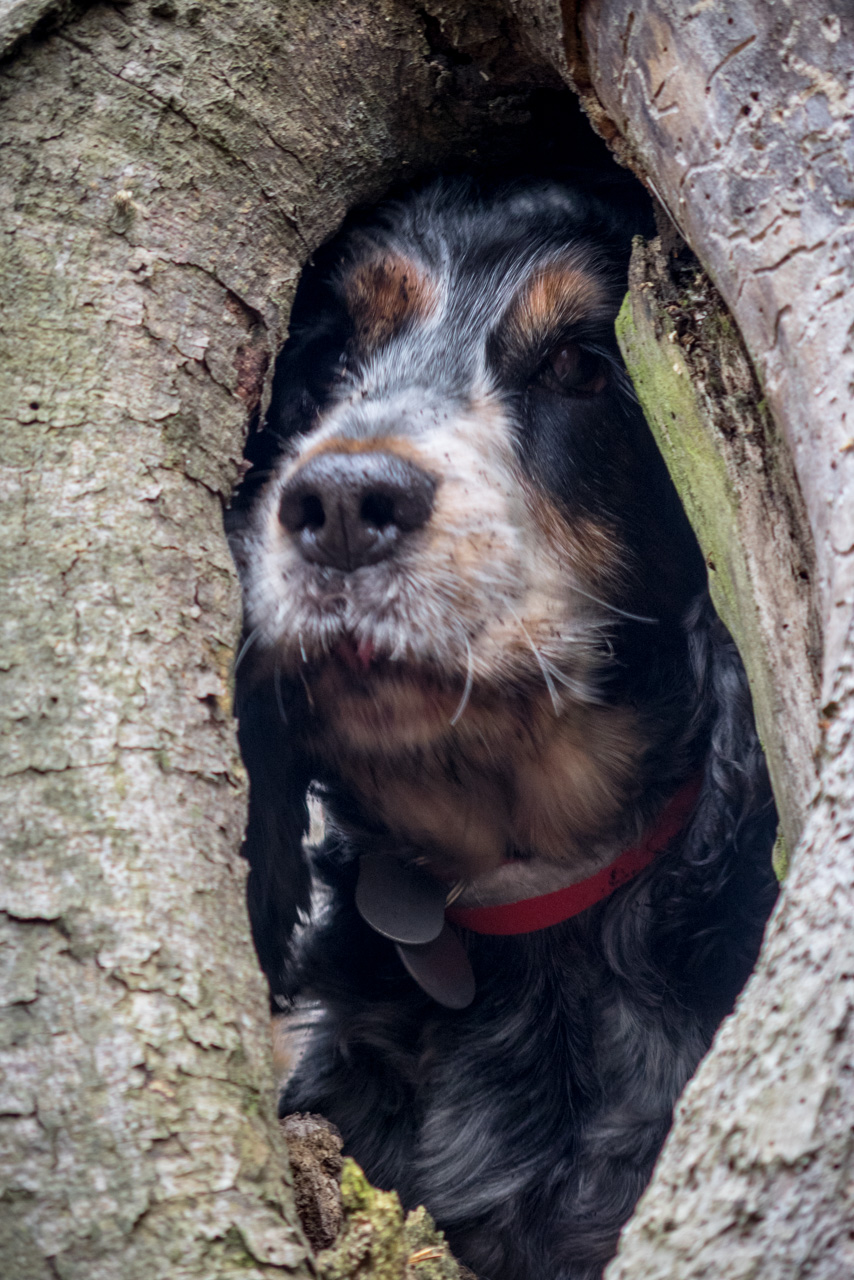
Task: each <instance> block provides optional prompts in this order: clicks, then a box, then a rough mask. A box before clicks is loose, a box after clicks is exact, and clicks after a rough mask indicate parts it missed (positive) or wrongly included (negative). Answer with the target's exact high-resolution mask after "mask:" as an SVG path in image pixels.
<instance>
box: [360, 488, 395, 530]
mask: <svg viewBox="0 0 854 1280" xmlns="http://www.w3.org/2000/svg"><path fill="white" fill-rule="evenodd" d="M359 518H360V520H363V521H364V523H365V524H372V525H373V526H374V528H376V529H384V528H385V527H386V525H389V524H394V523H395V520H394V499H393V498H391V497H389V495H388V494H387V493H369V494H368V495H367V497H365V498H363V499H362V505H361V506H360V507H359Z"/></svg>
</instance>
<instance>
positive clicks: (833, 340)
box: [567, 0, 854, 1280]
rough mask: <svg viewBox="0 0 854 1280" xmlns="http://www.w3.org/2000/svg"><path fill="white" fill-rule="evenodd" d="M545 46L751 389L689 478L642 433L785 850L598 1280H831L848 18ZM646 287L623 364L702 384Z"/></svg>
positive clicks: (841, 1090) (695, 326)
mask: <svg viewBox="0 0 854 1280" xmlns="http://www.w3.org/2000/svg"><path fill="white" fill-rule="evenodd" d="M568 34H569V36H570V38H569V39H568V42H567V43H568V56H569V61H570V66H569V68H568V69H569V72H570V74H571V75H572V76H573V77H574V79H575V81H576V83H577V85H578V87H579V89H580V90H581V91H582V93H583V95H584V98H585V105H586V106H587V108H588V110H589V111H590V114H591V116H592V118H593V119H594V120H595V121H596V124H597V127H598V128H599V129H600V130H602V132H603V133H604V134H606V135H607V136H609V137H610V138H611V139H612V142H613V143H614V144H615V146H616V148H617V149H618V151H619V152H620V154H621V156H622V158H623V159H624V161H626V162H627V163H629V164H631V165H632V167H634V168H635V169H636V171H637V172H638V173H639V174H640V175H642V176H645V177H646V179H647V180H648V181H649V184H650V186H651V187H652V188H653V190H654V191H655V192H656V194H657V195H658V196H659V198H660V199H661V201H662V202H663V203H664V205H665V207H666V208H667V210H668V211H669V213H670V216H671V218H672V220H673V222H674V223H675V225H676V226H677V227H678V228H679V230H680V231H681V232H682V234H683V235H684V236H685V238H686V239H687V240H688V241H689V242H690V244H691V246H692V248H693V249H694V250H695V252H696V253H697V255H698V257H699V258H700V260H701V262H702V264H703V266H704V267H705V268H706V269H707V271H708V274H709V276H711V278H712V279H713V280H714V282H715V284H716V285H717V287H718V289H719V290H720V292H721V294H722V296H723V298H724V300H725V302H726V303H727V305H728V306H729V308H730V309H731V312H732V314H733V316H734V317H735V320H736V322H737V324H738V326H739V329H740V331H741V334H742V335H743V337H744V341H745V343H746V346H747V349H748V350H749V352H750V355H751V357H752V359H753V362H754V367H755V369H756V372H757V375H758V378H759V382H760V385H761V388H762V395H763V402H762V404H761V405H760V417H761V418H762V419H763V423H762V426H761V429H760V430H755V429H754V427H753V426H752V425H751V424H750V423H747V424H745V421H744V420H743V419H742V420H741V421H739V419H738V418H737V417H734V416H733V415H732V414H730V415H729V419H728V421H727V420H726V419H725V418H724V417H722V416H720V415H719V420H718V421H717V422H715V421H714V416H715V415H714V413H712V414H707V415H706V423H705V427H704V428H701V429H700V437H701V438H700V441H699V449H700V455H701V456H700V461H699V462H698V461H697V458H698V454H697V448H696V440H697V425H696V420H695V421H694V422H692V421H691V412H690V410H689V412H688V413H687V414H685V415H684V416H682V417H679V418H678V419H674V418H673V416H672V415H671V414H668V413H666V412H663V413H661V410H662V408H663V405H662V403H661V400H659V404H658V409H659V412H660V413H661V417H660V420H659V424H658V434H659V438H660V439H661V440H662V444H663V446H664V449H665V454H666V456H668V460H669V461H670V464H671V470H672V472H673V475H674V478H675V479H676V482H677V485H679V487H680V488H681V491H682V493H683V497H684V498H685V501H686V505H687V506H688V508H689V511H690V512H691V514H692V515H693V516H694V517H695V524H696V527H697V530H698V534H699V536H700V538H701V541H702V542H703V546H704V550H706V551H707V553H709V554H710V556H711V557H712V558H713V560H718V557H719V560H718V563H717V564H714V563H713V566H712V572H711V575H710V576H711V578H712V586H713V591H715V585H716V584H715V579H716V577H717V576H718V572H719V566H720V564H721V563H723V564H725V565H727V566H728V569H727V571H726V573H725V577H726V579H727V582H726V583H725V584H721V582H720V579H719V580H718V584H717V586H718V589H717V591H716V592H715V594H716V599H717V600H718V601H719V602H721V603H723V608H722V612H723V613H724V616H725V617H726V619H727V621H728V622H729V623H730V625H731V626H732V628H733V631H734V633H735V635H736V636H737V638H738V639H739V641H740V643H741V646H742V653H743V655H744V657H745V660H746V662H747V665H748V667H749V668H750V674H751V678H752V684H753V689H754V700H755V703H756V706H757V713H758V719H759V723H760V729H761V731H762V732H763V736H764V740H765V745H766V749H767V750H768V752H769V757H770V763H771V766H772V773H773V776H774V782H775V790H776V791H777V795H778V800H779V801H780V808H781V815H782V817H783V820H784V824H785V829H786V834H787V836H788V837H789V839H790V841H791V839H792V837H793V836H795V835H797V834H798V832H799V830H802V832H803V834H802V836H801V839H800V842H799V844H798V846H797V848H796V849H795V850H794V856H793V869H792V873H791V875H790V877H789V878H788V880H787V882H786V884H785V888H784V892H783V894H782V897H781V901H780V905H779V907H778V910H777V912H776V913H775V916H774V918H773V920H772V923H771V925H770V928H769V933H768V937H767V939H766V944H765V948H764V950H763V954H762V958H761V960H760V963H759V966H758V969H757V972H756V974H755V975H754V977H753V979H752V980H751V982H750V984H749V986H748V989H747V991H746V993H745V995H744V996H743V998H742V1000H741V1002H740V1005H739V1008H738V1011H737V1013H736V1015H735V1016H734V1017H733V1018H732V1019H730V1020H728V1021H727V1023H725V1025H724V1027H723V1028H722V1030H721V1032H720V1034H719V1036H718V1039H717V1042H716V1045H715V1048H714V1050H713V1052H712V1053H711V1054H710V1055H709V1057H708V1058H707V1060H706V1061H705V1063H704V1064H703V1065H702V1067H701V1068H700V1070H699V1072H698V1073H697V1076H696V1077H695V1079H694V1080H693V1081H692V1083H691V1084H690V1085H689V1087H688V1089H687V1090H686V1093H685V1095H684V1097H683V1099H682V1101H681V1103H680V1106H679V1109H678V1116H677V1121H676V1124H675V1126H674V1129H673V1132H672V1134H671V1136H670V1138H669V1140H668V1143H667V1146H666V1147H665V1151H664V1154H663V1156H662V1158H661V1160H660V1162H659V1165H658V1167H657V1171H656V1175H655V1177H654V1179H653V1182H652V1184H651V1186H650V1188H649V1190H648V1192H647V1193H646V1195H645V1197H644V1199H643V1200H642V1201H641V1204H640V1206H639V1208H638V1211H637V1213H636V1215H635V1217H634V1219H633V1220H632V1222H631V1223H630V1224H629V1226H628V1228H627V1230H626V1232H625V1233H624V1236H623V1239H622V1243H621V1248H620V1253H619V1255H618V1258H617V1260H616V1261H615V1262H614V1263H613V1264H612V1266H611V1268H610V1270H609V1272H608V1276H609V1280H618V1278H625V1280H628V1277H629V1276H632V1277H637V1276H640V1275H643V1276H644V1277H645V1278H646V1280H653V1278H654V1277H662V1280H663V1278H664V1277H667V1278H668V1280H674V1278H675V1277H678V1278H679V1280H688V1278H689V1277H700V1276H708V1275H710V1274H714V1275H715V1277H716V1280H724V1278H729V1277H732V1278H733V1280H735V1278H736V1277H739V1278H740V1277H747V1276H750V1277H751V1280H759V1278H760V1277H768V1278H769V1280H770V1278H771V1277H774V1280H782V1278H783V1277H801V1276H806V1275H809V1276H810V1277H827V1280H830V1278H831V1277H840V1276H843V1275H848V1274H851V1273H852V1270H854V1236H852V1232H851V1223H852V1221H854V1204H852V1200H854V1159H852V1156H854V1150H852V1144H851V1131H852V1125H854V1079H852V1051H854V1025H852V1019H851V1017H850V1012H851V1005H852V999H854V994H852V974H854V931H852V925H854V895H852V889H854V864H852V844H851V837H852V828H854V789H852V785H851V776H852V766H854V735H852V728H854V697H852V693H854V680H852V664H851V652H852V649H851V642H852V636H851V627H852V599H854V555H852V552H854V421H852V418H851V393H852V387H854V348H852V342H851V333H852V327H851V326H852V305H851V298H852V296H854V295H852V284H854V258H852V252H851V249H852V242H854V226H852V221H851V207H852V202H854V141H853V139H854V135H853V134H852V123H854V82H852V77H851V68H852V66H854V19H852V16H851V14H850V12H849V13H848V14H847V15H845V16H840V15H838V14H834V13H832V12H829V11H828V9H827V8H826V7H824V6H819V5H817V4H815V3H809V0H808V2H807V3H801V4H798V5H794V4H791V3H788V2H786V3H782V4H781V3H776V4H775V3H772V2H771V0H755V2H754V3H753V4H751V5H743V6H729V5H727V6H721V5H713V4H704V3H699V4H695V5H692V6H688V5H684V4H677V3H675V0H661V2H660V3H659V2H658V0H648V2H646V0H644V2H642V3H640V4H636V3H629V2H628V0H590V2H589V3H587V4H584V5H582V6H581V8H580V14H576V15H573V17H572V18H570V19H569V26H568ZM664 277H668V273H667V272H665V271H663V270H662V269H661V257H660V255H659V263H658V267H657V266H656V263H655V262H654V261H652V260H651V259H650V257H649V255H647V256H646V258H644V256H643V255H641V254H636V257H635V264H634V269H633V279H632V296H631V302H630V306H629V309H628V312H627V314H626V316H625V319H624V325H623V343H624V349H625V350H626V352H627V355H628V358H629V362H630V364H632V363H633V354H634V357H635V362H637V359H639V360H640V364H641V365H642V366H643V365H644V363H645V362H646V361H648V359H649V358H650V352H651V351H653V350H654V349H655V341H654V339H659V340H660V341H659V345H658V351H659V355H658V357H657V359H658V362H659V364H660V363H661V362H662V356H661V351H662V349H663V350H665V351H666V350H667V346H668V343H667V339H668V338H669V337H670V333H668V332H666V330H667V326H668V325H670V326H671V331H672V334H673V338H674V339H675V341H674V342H673V343H671V344H670V346H669V350H670V353H671V355H672V361H667V363H668V364H670V365H671V372H672V373H673V375H674V376H673V377H671V378H670V384H671V388H672V384H673V383H674V382H679V381H681V382H685V381H687V380H688V378H689V377H690V376H691V374H692V372H696V370H692V369H691V367H690V366H691V361H692V359H693V355H694V353H693V351H690V352H689V356H688V363H687V364H686V363H685V361H684V360H683V352H682V350H681V349H680V348H681V346H682V343H681V342H680V337H682V338H684V336H685V335H686V334H687V335H688V337H689V338H690V339H691V341H689V343H688V344H687V345H688V346H689V348H691V347H693V345H694V341H696V343H697V348H698V350H699V352H700V362H701V364H702V363H703V359H704V355H703V349H704V345H706V346H707V345H708V344H704V334H703V327H704V322H705V320H706V319H707V316H708V312H709V309H710V308H709V307H708V306H707V303H706V302H705V301H704V300H703V298H701V297H700V298H698V297H694V298H692V297H690V296H688V297H687V298H685V297H684V296H683V297H682V298H680V299H676V298H675V297H674V294H673V281H672V277H668V278H664ZM650 295H652V296H653V297H655V295H657V296H658V306H656V303H655V302H654V301H651V298H650ZM712 307H713V304H712ZM704 309H705V315H704V316H702V317H700V318H699V319H698V318H697V313H698V312H704ZM674 315H675V316H676V317H678V318H679V319H680V320H683V321H685V323H684V327H683V328H682V330H681V332H680V330H679V329H677V327H676V325H675V323H674ZM656 327H657V330H658V331H657V333H652V332H651V331H652V330H654V329H655V328H656ZM644 328H645V329H646V331H647V341H646V342H644V339H643V335H642V334H641V330H643V329H644ZM650 338H652V339H653V341H649V339H650ZM662 340H663V341H662ZM655 359H656V357H653V361H655ZM707 363H708V362H707ZM723 367H724V369H725V368H726V364H725V362H724V364H723ZM702 377H703V375H702V369H701V370H700V394H701V397H702V395H703V393H704V392H705V391H706V390H707V385H704V384H703V381H702ZM724 381H726V379H725V378H724ZM718 382H719V383H720V378H719V379H718ZM641 394H642V396H644V388H643V385H642V382H641ZM652 398H654V397H650V396H649V395H648V394H647V395H646V396H644V399H645V400H647V399H652ZM662 399H663V400H664V401H666V400H667V393H665V394H664V396H663V397H662ZM717 399H718V400H719V401H720V399H721V396H720V386H719V387H718V395H717ZM678 403H679V404H680V405H682V404H684V400H682V401H678ZM724 407H725V408H726V405H724ZM766 409H767V411H770V415H771V416H770V418H767V417H766V416H765V410H766ZM692 438H693V440H692ZM715 471H716V472H717V478H716V479H715V478H712V473H713V472H715ZM702 490H704V492H700V491H702ZM775 490H776V494H777V497H776V499H772V502H771V504H770V505H768V504H767V503H766V504H765V506H766V511H765V513H763V498H764V495H765V494H766V493H773V492H774V491H775ZM727 491H728V493H729V496H728V497H727ZM800 511H803V513H804V515H805V517H806V520H807V521H808V524H809V528H810V530H811V532H812V538H813V543H814V549H815V550H814V556H815V559H814V564H815V569H814V572H812V573H811V575H810V581H809V588H810V592H811V600H808V599H805V592H804V586H805V583H804V575H805V574H806V573H807V572H808V570H809V567H810V563H811V560H812V554H811V552H810V550H809V547H808V545H807V543H806V539H805V536H804V532H805V530H804V522H802V520H801V517H800V515H799V512H800ZM787 512H788V521H787V520H786V516H787ZM781 522H782V523H783V524H785V523H788V526H789V527H788V533H787V534H786V535H785V536H784V535H783V534H782V533H781ZM769 551H770V553H771V554H769ZM811 619H812V621H811ZM819 629H820V631H821V632H823V635H824V652H823V660H822V663H821V693H820V700H816V701H815V703H814V705H815V708H816V709H815V710H814V711H812V714H811V713H810V712H811V709H810V702H811V700H812V699H811V696H810V695H811V688H812V680H811V668H812V667H813V666H814V658H815V641H816V638H817V634H818V632H819ZM819 701H820V705H821V707H822V710H821V713H820V718H819V713H818V710H817V707H818V705H819ZM812 743H815V744H816V747H817V750H816V752H815V754H814V753H813V752H812V751H811V750H810V747H811V744H812Z"/></svg>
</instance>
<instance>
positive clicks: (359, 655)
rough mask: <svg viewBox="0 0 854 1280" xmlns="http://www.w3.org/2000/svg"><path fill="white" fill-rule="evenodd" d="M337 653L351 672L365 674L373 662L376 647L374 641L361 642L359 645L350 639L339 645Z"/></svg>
mask: <svg viewBox="0 0 854 1280" xmlns="http://www.w3.org/2000/svg"><path fill="white" fill-rule="evenodd" d="M335 652H336V654H337V655H338V657H339V658H340V659H341V661H342V662H344V663H345V664H346V665H347V666H348V667H349V668H350V670H351V671H360V672H365V671H367V670H368V668H369V667H370V665H371V662H372V661H373V657H374V645H373V641H372V640H360V641H359V643H358V645H357V644H356V642H355V641H354V640H351V639H350V638H349V637H348V638H347V639H346V640H342V641H341V642H340V644H338V645H337V647H336V649H335Z"/></svg>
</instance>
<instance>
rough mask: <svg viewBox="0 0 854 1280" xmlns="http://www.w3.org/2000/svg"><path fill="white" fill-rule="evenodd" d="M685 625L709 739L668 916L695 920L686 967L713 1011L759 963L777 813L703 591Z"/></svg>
mask: <svg viewBox="0 0 854 1280" xmlns="http://www.w3.org/2000/svg"><path fill="white" fill-rule="evenodd" d="M686 627H687V635H688V650H689V661H690V666H691V671H692V675H693V680H694V684H695V689H696V695H697V701H696V704H695V706H696V710H695V715H694V721H693V724H692V729H691V731H692V734H693V735H694V739H695V741H700V742H702V741H706V742H707V743H708V747H707V752H706V757H705V763H704V765H703V787H702V791H701V793H700V798H699V800H698V802H697V808H696V811H695V816H694V819H693V821H692V823H691V827H690V829H689V831H688V834H687V838H686V841H685V844H684V846H683V848H682V853H681V858H680V861H679V868H678V870H677V871H676V872H675V875H674V879H673V881H671V883H670V885H669V889H668V895H669V899H670V901H669V912H668V914H671V913H672V918H681V919H682V921H683V925H684V923H686V922H688V921H690V922H691V923H692V925H693V930H694V936H693V939H692V941H691V945H690V947H689V948H688V949H687V950H686V952H685V954H684V957H683V960H682V966H683V973H684V976H685V977H686V978H689V979H691V980H693V981H694V982H695V983H697V984H703V983H705V982H707V981H709V980H710V987H709V990H708V992H707V998H708V1003H709V1007H710V1008H713V1009H714V1015H715V1017H716V1018H720V1017H723V1016H724V1015H725V1014H726V1013H728V1012H729V1011H730V1009H731V1007H732V1003H733V1001H734V999H735V996H736V994H737V993H738V991H739V990H740V989H741V987H742V986H743V984H744V982H745V981H746V979H747V977H748V975H749V974H750V971H751V970H752V968H753V966H754V964H755V963H756V956H757V947H758V943H757V941H756V940H757V939H759V938H761V934H762V925H763V923H764V921H765V920H766V919H767V916H768V914H769V912H770V910H771V908H772V906H773V904H774V899H775V898H776V895H777V890H778V886H777V882H776V878H775V876H774V872H773V868H772V865H771V848H772V846H773V843H774V836H775V833H776V829H777V813H776V809H775V806H774V797H773V794H772V791H771V784H770V781H769V777H768V770H767V767H766V764H765V756H764V754H763V752H762V746H761V744H760V741H759V736H758V734H757V732H756V725H755V723H754V719H753V705H752V701H751V697H750V688H749V686H748V683H747V675H746V673H745V670H744V666H743V664H742V661H741V657H740V656H739V653H738V650H737V648H736V646H735V642H734V641H733V639H732V637H731V636H730V634H729V632H728V631H727V629H726V627H725V626H724V624H723V623H722V622H721V620H720V619H719V618H718V616H717V614H716V613H715V611H714V609H713V608H712V604H711V601H710V599H709V597H708V595H707V594H706V593H704V594H703V595H702V596H701V597H699V598H698V599H697V600H696V601H695V602H694V603H693V604H692V606H691V608H690V609H689V611H688V615H687V618H686Z"/></svg>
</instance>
